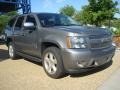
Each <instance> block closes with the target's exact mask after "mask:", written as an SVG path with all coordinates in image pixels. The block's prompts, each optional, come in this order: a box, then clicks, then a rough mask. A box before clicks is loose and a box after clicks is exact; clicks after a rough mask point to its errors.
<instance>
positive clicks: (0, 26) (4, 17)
mask: <svg viewBox="0 0 120 90" xmlns="http://www.w3.org/2000/svg"><path fill="white" fill-rule="evenodd" d="M17 14H18V13H17V12H16V11H12V12H9V13H6V14H1V15H0V33H1V32H2V31H3V30H4V28H5V26H6V24H7V23H8V21H9V20H10V18H12V17H13V16H15V15H17Z"/></svg>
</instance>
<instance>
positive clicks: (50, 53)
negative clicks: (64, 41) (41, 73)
mask: <svg viewBox="0 0 120 90" xmlns="http://www.w3.org/2000/svg"><path fill="white" fill-rule="evenodd" d="M42 58H43V60H42V64H43V68H44V70H45V72H46V74H47V75H48V76H50V77H51V78H54V79H58V78H61V77H62V76H64V74H65V71H64V67H63V62H62V58H61V54H60V50H59V49H58V48H56V47H50V48H47V49H46V50H45V51H44V52H43V57H42Z"/></svg>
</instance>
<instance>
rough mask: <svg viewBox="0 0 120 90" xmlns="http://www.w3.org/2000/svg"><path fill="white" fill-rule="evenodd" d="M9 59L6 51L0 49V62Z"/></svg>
mask: <svg viewBox="0 0 120 90" xmlns="http://www.w3.org/2000/svg"><path fill="white" fill-rule="evenodd" d="M7 59H9V55H8V51H7V50H4V49H0V62H2V61H4V60H7Z"/></svg>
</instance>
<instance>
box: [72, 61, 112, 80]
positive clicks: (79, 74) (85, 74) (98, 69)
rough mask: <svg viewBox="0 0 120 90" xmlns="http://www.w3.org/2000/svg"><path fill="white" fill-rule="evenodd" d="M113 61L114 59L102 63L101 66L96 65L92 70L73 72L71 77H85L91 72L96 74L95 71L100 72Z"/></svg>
mask: <svg viewBox="0 0 120 90" xmlns="http://www.w3.org/2000/svg"><path fill="white" fill-rule="evenodd" d="M112 63H113V60H112V61H110V62H109V63H107V64H105V65H102V66H100V67H96V68H94V69H92V70H90V71H87V72H82V73H77V74H71V75H70V77H72V78H76V77H78V78H79V77H84V76H89V75H91V74H94V73H97V72H100V71H103V70H105V69H107V68H108V67H110V66H111V65H112Z"/></svg>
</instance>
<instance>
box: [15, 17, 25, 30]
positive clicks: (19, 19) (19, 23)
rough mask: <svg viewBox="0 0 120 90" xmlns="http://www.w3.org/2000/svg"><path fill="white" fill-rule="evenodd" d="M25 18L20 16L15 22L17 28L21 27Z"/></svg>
mask: <svg viewBox="0 0 120 90" xmlns="http://www.w3.org/2000/svg"><path fill="white" fill-rule="evenodd" d="M23 20H24V16H22V17H19V18H18V20H17V22H16V24H15V29H21V27H22V23H23Z"/></svg>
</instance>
